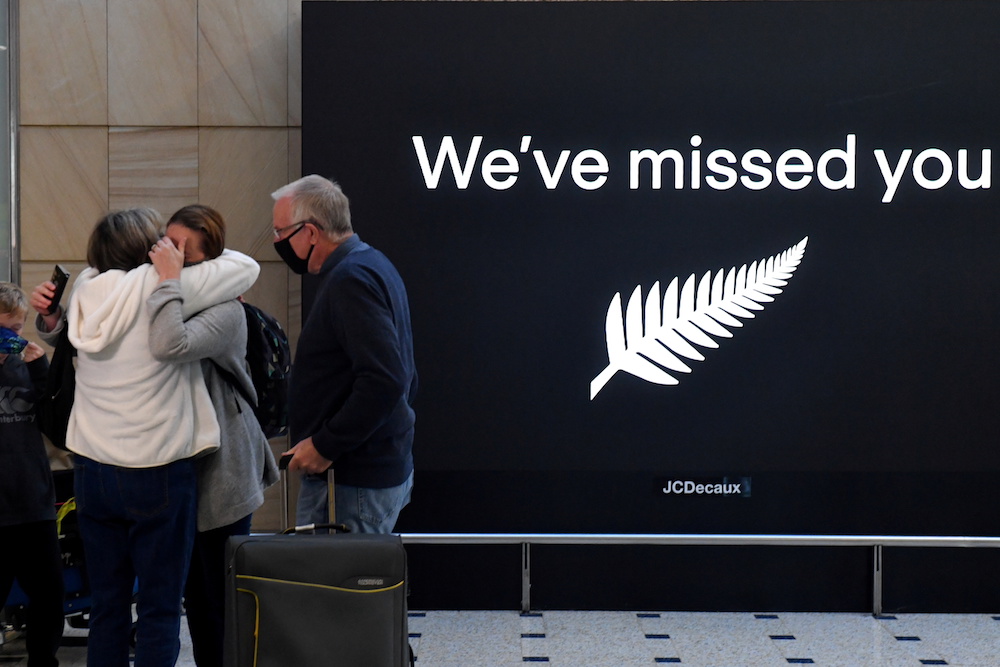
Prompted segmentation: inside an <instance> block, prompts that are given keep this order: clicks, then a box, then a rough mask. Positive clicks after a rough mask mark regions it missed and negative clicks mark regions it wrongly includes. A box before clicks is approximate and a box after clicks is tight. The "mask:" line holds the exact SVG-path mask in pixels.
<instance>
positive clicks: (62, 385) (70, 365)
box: [35, 321, 76, 450]
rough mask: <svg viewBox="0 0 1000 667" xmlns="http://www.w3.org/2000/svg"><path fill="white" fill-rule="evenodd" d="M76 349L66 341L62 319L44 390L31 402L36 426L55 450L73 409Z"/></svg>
mask: <svg viewBox="0 0 1000 667" xmlns="http://www.w3.org/2000/svg"><path fill="white" fill-rule="evenodd" d="M75 357H76V348H75V347H73V344H72V343H71V342H69V325H67V324H66V322H65V321H64V322H63V329H62V331H61V332H59V338H58V339H57V341H56V345H55V349H54V350H53V352H52V362H51V363H50V364H49V375H48V378H47V379H46V382H45V393H44V394H42V396H41V397H40V398H39V399H38V401H37V402H36V403H35V414H36V415H37V419H38V429H39V430H40V431H41V432H42V434H43V435H45V437H46V438H48V439H49V441H50V442H51V443H52V444H53V445H55V446H56V447H58V448H59V449H62V450H65V449H66V429H67V428H68V427H69V415H70V413H71V412H72V411H73V393H74V392H75V391H76V366H75V365H74V361H75Z"/></svg>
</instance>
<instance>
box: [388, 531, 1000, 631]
mask: <svg viewBox="0 0 1000 667" xmlns="http://www.w3.org/2000/svg"><path fill="white" fill-rule="evenodd" d="M400 537H401V538H402V540H403V543H404V544H480V545H498V544H519V545H521V611H522V612H527V611H530V610H531V545H532V544H567V545H621V544H628V545H636V544H642V545H651V546H652V545H660V546H733V545H739V546H772V547H773V546H777V547H871V549H872V575H873V576H872V615H873V616H881V615H882V549H883V548H884V547H951V548H966V547H992V548H996V547H1000V537H957V536H950V537H949V536H920V535H728V534H718V535H713V534H696V533H695V534H673V535H657V534H586V533H401V534H400Z"/></svg>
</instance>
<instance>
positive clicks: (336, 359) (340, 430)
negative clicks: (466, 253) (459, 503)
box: [288, 235, 417, 488]
mask: <svg viewBox="0 0 1000 667" xmlns="http://www.w3.org/2000/svg"><path fill="white" fill-rule="evenodd" d="M319 277H320V279H321V284H320V287H319V289H318V291H317V293H316V299H315V302H314V303H313V305H312V309H311V311H310V313H309V318H308V319H307V320H306V322H305V324H304V325H303V327H302V333H301V335H300V336H299V342H298V345H297V347H296V349H295V363H294V364H293V365H292V373H291V377H290V379H289V408H288V410H289V412H288V424H289V434H290V436H291V442H292V443H293V444H295V443H297V442H299V441H301V440H304V439H305V438H308V437H310V436H312V439H313V444H314V445H315V446H316V449H317V450H318V451H319V453H320V454H322V455H323V456H324V457H326V458H327V459H330V460H331V461H333V468H334V470H335V471H336V476H337V477H336V479H337V482H339V483H342V484H346V485H349V486H360V487H366V488H386V487H390V486H397V485H399V484H402V483H403V482H404V481H406V478H407V477H408V476H409V474H410V473H411V472H412V471H413V423H414V412H413V408H412V407H411V403H412V401H413V397H414V394H415V393H416V388H417V372H416V368H415V367H414V363H413V337H412V333H411V329H410V307H409V303H408V301H407V298H406V288H405V287H404V286H403V280H402V278H400V276H399V273H398V272H397V271H396V268H395V267H394V266H393V265H392V263H391V262H390V261H389V260H388V258H386V256H385V255H383V254H382V253H381V252H379V251H378V250H375V249H374V248H372V247H371V246H369V245H368V244H367V243H363V242H362V241H361V239H360V238H359V237H358V236H357V235H354V236H351V237H349V238H348V239H347V240H346V241H345V242H344V243H343V244H341V245H340V246H339V247H338V248H337V249H336V250H335V251H334V252H333V254H332V255H330V257H328V258H327V259H326V261H325V262H324V263H323V267H322V269H321V270H320V274H319Z"/></svg>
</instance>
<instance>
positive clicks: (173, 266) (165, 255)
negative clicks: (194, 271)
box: [149, 238, 185, 283]
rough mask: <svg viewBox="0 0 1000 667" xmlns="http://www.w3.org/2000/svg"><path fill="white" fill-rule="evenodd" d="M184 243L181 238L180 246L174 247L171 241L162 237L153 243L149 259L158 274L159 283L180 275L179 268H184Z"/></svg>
mask: <svg viewBox="0 0 1000 667" xmlns="http://www.w3.org/2000/svg"><path fill="white" fill-rule="evenodd" d="M184 243H185V239H181V244H180V246H176V247H175V246H174V242H173V241H171V240H170V239H168V238H162V239H160V240H159V241H157V242H156V243H154V244H153V247H152V249H151V250H150V251H149V259H150V260H152V262H153V266H154V267H155V268H156V272H157V273H159V274H160V282H161V283H162V282H163V281H164V280H176V279H177V278H180V277H181V269H182V268H184Z"/></svg>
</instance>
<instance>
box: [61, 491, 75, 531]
mask: <svg viewBox="0 0 1000 667" xmlns="http://www.w3.org/2000/svg"><path fill="white" fill-rule="evenodd" d="M75 511H76V498H70V499H69V500H67V501H66V502H64V503H63V504H62V507H60V508H59V511H58V512H56V532H57V533H59V535H60V536H62V522H63V519H65V518H66V516H67V515H68V514H69V513H70V512H75Z"/></svg>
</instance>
